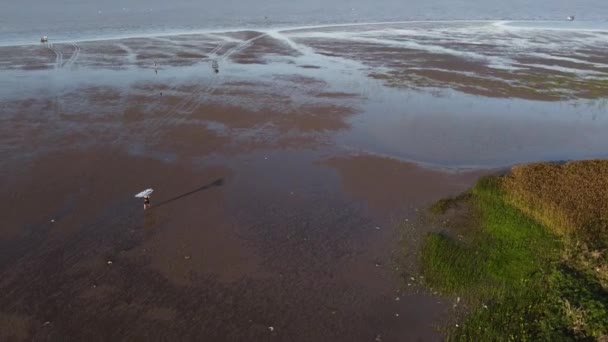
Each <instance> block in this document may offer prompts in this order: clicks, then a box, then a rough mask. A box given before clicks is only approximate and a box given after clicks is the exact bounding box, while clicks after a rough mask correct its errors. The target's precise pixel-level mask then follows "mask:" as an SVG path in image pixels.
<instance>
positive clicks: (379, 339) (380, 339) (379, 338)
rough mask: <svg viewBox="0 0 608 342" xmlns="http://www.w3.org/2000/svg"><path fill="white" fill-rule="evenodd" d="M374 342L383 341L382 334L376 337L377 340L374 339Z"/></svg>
mask: <svg viewBox="0 0 608 342" xmlns="http://www.w3.org/2000/svg"><path fill="white" fill-rule="evenodd" d="M374 341H376V342H381V341H382V335H380V334H378V335H376V338H375V339H374Z"/></svg>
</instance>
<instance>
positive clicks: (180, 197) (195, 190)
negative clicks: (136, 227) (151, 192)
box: [150, 178, 224, 209]
mask: <svg viewBox="0 0 608 342" xmlns="http://www.w3.org/2000/svg"><path fill="white" fill-rule="evenodd" d="M222 185H224V179H223V178H220V179H217V180H215V181H213V182H211V183H209V184H207V185H203V186H201V187H200V188H196V189H194V190H192V191H188V192H186V193H183V194H181V195H179V196H175V197H173V198H170V199H168V200H166V201H162V202H160V203H158V204H154V205H152V206H151V207H150V209H152V208H158V207H160V206H162V205H165V204H169V203H171V202H174V201H177V200H179V199H182V198H184V197H188V196H190V195H194V194H195V193H197V192H199V191H203V190H208V189H211V188H213V187H216V186H218V187H219V186H222Z"/></svg>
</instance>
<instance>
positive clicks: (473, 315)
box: [420, 161, 608, 341]
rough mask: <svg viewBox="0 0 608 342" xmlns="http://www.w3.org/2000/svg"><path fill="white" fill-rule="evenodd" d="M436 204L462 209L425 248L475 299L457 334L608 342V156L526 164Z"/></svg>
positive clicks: (443, 280)
mask: <svg viewBox="0 0 608 342" xmlns="http://www.w3.org/2000/svg"><path fill="white" fill-rule="evenodd" d="M455 208H456V209H455ZM431 211H432V212H434V215H438V216H439V217H442V215H450V213H451V214H452V215H453V214H454V212H456V213H457V215H459V216H460V218H459V219H457V220H456V226H454V225H453V226H452V230H450V229H447V230H446V231H445V232H443V233H432V234H430V235H428V236H427V237H426V240H425V241H424V244H423V247H422V250H421V253H420V260H421V270H422V273H423V275H424V279H425V282H426V285H427V286H429V287H432V288H433V289H437V290H439V291H441V292H442V293H443V294H446V295H452V296H454V297H456V296H458V298H459V299H460V297H462V299H463V301H462V304H464V305H461V306H464V307H466V309H465V310H464V312H461V313H462V314H463V315H462V316H460V318H459V319H458V320H459V322H458V326H456V324H454V325H452V326H451V327H450V328H448V331H447V337H448V339H449V340H467V341H493V340H515V341H523V340H534V341H536V340H549V341H557V340H572V339H581V340H601V341H608V161H580V162H571V163H567V164H563V165H558V164H552V163H543V164H533V165H524V166H518V167H515V168H513V170H512V171H511V173H510V174H509V175H507V176H501V177H498V176H495V177H488V178H484V179H481V180H480V181H479V182H478V183H477V184H476V185H475V186H474V187H473V188H472V189H471V191H470V192H469V193H467V194H464V195H461V196H459V197H457V198H452V199H446V200H442V201H439V202H437V203H436V204H435V205H434V206H433V207H432V208H431ZM458 212H460V213H461V214H458ZM462 213H464V214H462ZM444 217H445V216H444ZM452 222H453V221H452ZM454 230H456V231H457V232H458V235H456V233H454Z"/></svg>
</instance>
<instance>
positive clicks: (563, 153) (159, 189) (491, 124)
mask: <svg viewBox="0 0 608 342" xmlns="http://www.w3.org/2000/svg"><path fill="white" fill-rule="evenodd" d="M420 25H421V26H419V27H412V26H411V25H410V26H408V25H405V26H403V25H401V26H386V25H376V26H357V27H342V28H339V27H332V28H317V29H314V30H313V29H300V30H290V31H268V32H257V31H244V32H230V33H215V34H204V35H200V34H197V35H184V36H177V37H159V38H133V39H125V40H118V41H98V42H80V43H74V44H54V45H41V46H27V47H2V48H0V69H1V71H0V73H1V74H2V78H1V79H0V98H1V100H2V102H1V106H0V121H1V125H0V153H1V155H2V158H1V160H0V166H1V168H0V177H1V178H0V179H1V183H0V206H1V207H2V208H5V210H4V211H3V214H4V215H3V218H2V220H3V223H2V225H1V226H0V251H1V252H0V253H1V254H0V292H1V293H2V295H1V296H0V331H1V332H0V339H8V340H36V341H45V340H51V341H66V340H74V341H81V340H200V339H205V340H214V341H237V340H238V341H268V340H278V341H373V340H376V339H377V338H379V339H380V340H382V341H404V340H437V339H439V338H440V334H439V333H438V332H437V327H438V326H440V325H441V324H442V322H444V321H445V319H446V317H447V316H446V314H447V311H448V309H449V307H450V305H449V304H446V303H445V299H442V298H436V297H433V296H429V295H425V294H420V293H416V292H414V291H411V290H408V288H407V287H405V288H403V284H402V283H400V281H399V279H398V274H399V273H403V272H404V271H403V270H397V269H396V268H397V267H398V266H397V265H394V264H393V263H392V255H393V252H394V249H395V247H396V245H395V244H396V241H397V237H398V231H397V229H396V227H397V225H398V224H399V223H400V222H403V220H405V219H410V220H411V219H414V218H415V216H416V213H417V211H418V210H422V209H423V208H424V207H425V206H426V205H428V204H429V203H431V202H432V201H434V200H436V199H438V198H440V197H443V196H446V195H451V194H456V193H458V192H460V191H462V190H464V189H466V188H467V187H468V186H470V185H471V184H472V183H473V182H474V181H475V179H476V178H477V177H478V176H479V175H480V174H483V173H487V172H489V171H488V168H496V167H504V166H507V165H510V164H512V163H517V162H522V161H528V160H547V159H565V158H585V157H595V156H605V154H606V152H607V150H606V148H605V146H608V145H607V144H606V143H608V141H607V139H608V138H607V137H608V135H606V134H605V132H606V131H607V129H608V121H607V117H606V111H605V104H604V102H603V101H604V99H605V98H606V97H607V96H608V94H607V93H606V90H605V89H604V87H605V83H602V82H605V80H604V79H603V78H602V77H604V75H598V74H596V73H603V72H605V68H606V64H607V63H608V61H606V60H605V59H604V57H605V53H606V51H605V49H602V48H598V47H591V45H593V44H594V42H596V41H598V40H602V39H605V33H602V32H586V31H585V32H570V33H564V34H563V35H562V36H560V37H559V40H558V38H557V37H555V35H554V32H553V31H548V32H545V31H542V30H541V31H538V32H537V31H535V32H533V33H530V32H528V31H525V32H522V31H521V30H516V31H515V33H514V32H513V31H509V30H506V29H505V30H506V31H505V32H506V33H505V32H502V31H499V32H495V33H494V35H495V36H493V37H486V38H483V36H480V35H478V36H477V38H479V39H480V40H483V39H485V40H484V41H482V42H479V43H478V44H474V45H467V44H465V43H463V41H465V40H466V41H470V40H467V39H466V36H462V37H459V36H458V34H461V35H464V34H465V32H467V30H466V29H465V28H462V27H461V24H458V25H455V26H454V27H449V26H445V25H447V24H442V25H436V26H425V25H426V24H425V25H422V24H420ZM479 25H481V24H475V25H473V27H472V28H470V29H472V30H473V31H474V30H478V31H482V29H480V28H479ZM488 25H490V24H488ZM491 25H493V24H491ZM410 31H411V32H410ZM448 32H449V34H448ZM451 34H454V36H453V39H447V38H448V37H452V36H451ZM482 38H483V39H482ZM498 38H502V39H505V40H509V39H511V40H510V42H515V41H517V42H519V43H520V49H519V50H517V51H515V50H512V53H511V55H509V56H508V58H507V57H505V56H506V55H507V53H506V52H505V47H504V46H503V45H500V44H497V45H494V46H493V45H491V44H490V43H491V42H492V41H496V40H497V39H498ZM568 39H570V40H568ZM581 39H582V40H581ZM585 39H587V40H585ZM536 40H539V41H540V42H539V43H536V42H535V41H536ZM547 42H549V43H547ZM573 42H577V43H576V44H578V45H576V46H573V47H572V49H573V51H567V52H564V51H563V49H560V48H559V46H556V45H555V44H558V45H559V44H565V45H568V44H574V43H573ZM587 43H588V45H589V46H587V45H585V44H587ZM454 44H456V45H454ZM525 44H528V45H525ZM535 44H536V45H535ZM552 44H553V45H552ZM499 45H500V46H499ZM541 48H542V49H545V50H542V49H541ZM547 49H549V50H547ZM551 49H553V50H551ZM463 50H464V51H465V52H462V51H463ZM558 50H559V51H562V52H561V53H562V54H566V55H567V56H568V57H566V56H559V57H558V59H556V60H557V61H561V62H559V63H562V62H563V63H565V62H568V63H576V64H577V65H570V64H569V65H568V66H565V65H562V64H563V63H562V64H559V63H558V64H555V63H554V61H553V60H552V59H551V56H554V55H556V54H557V52H556V51H558ZM570 54H571V55H570ZM530 55H534V56H536V57H534V58H537V59H535V60H534V61H531V60H528V59H525V58H524V56H528V57H529V56H530ZM492 56H493V57H492ZM538 58H540V59H542V60H538ZM212 60H216V61H217V63H218V65H219V73H215V72H214V70H213V68H212V63H211V61H212ZM573 60H575V61H573ZM500 63H503V64H500ZM155 64H156V65H155ZM522 64H534V66H529V68H528V69H527V71H525V70H524V69H523V68H524V67H525V66H524V65H522ZM579 64H580V65H579ZM543 65H544V66H545V67H547V66H551V67H553V66H556V65H557V66H560V67H567V68H575V69H579V71H580V72H578V73H573V72H572V70H561V71H556V73H551V72H549V73H547V72H540V71H539V69H542V66H543ZM581 65H582V66H581ZM437 69H441V71H438V72H439V73H436V72H437ZM155 70H156V71H155ZM446 74H449V75H451V76H449V77H448V76H446ZM452 74H453V75H452ZM543 75H544V76H543ZM541 76H542V77H545V78H543V79H540V78H539V77H541ZM531 78H535V82H537V84H538V89H532V90H529V89H528V90H525V89H522V87H524V86H523V85H525V84H526V82H528V81H529V80H530V79H531ZM556 79H559V80H561V82H576V83H577V84H578V85H579V87H577V88H575V91H574V92H572V93H563V92H552V89H553V86H552V84H556V83H555V82H556ZM473 88H474V89H473ZM539 89H540V90H539ZM543 89H545V90H547V92H545V91H543ZM583 98H584V99H583ZM404 160H410V161H415V162H417V163H418V164H414V163H411V162H405V161H404ZM419 165H425V167H422V166H419ZM429 167H430V168H429ZM147 187H153V188H154V189H155V192H154V195H153V196H152V204H153V206H152V208H151V209H150V210H148V211H146V212H143V210H142V203H141V202H140V201H139V200H138V199H134V198H133V194H135V193H137V192H139V191H141V190H142V189H144V188H147ZM427 229H431V228H430V227H420V232H419V235H420V236H422V235H423V234H424V232H425V231H426V230H427ZM420 236H418V237H420ZM412 263H415V260H412ZM414 271H415V270H414V269H411V270H410V269H408V270H407V271H406V273H407V272H414ZM411 275H412V276H414V275H415V274H414V273H412V274H411ZM397 297H399V300H396V298H397Z"/></svg>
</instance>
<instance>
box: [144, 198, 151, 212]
mask: <svg viewBox="0 0 608 342" xmlns="http://www.w3.org/2000/svg"><path fill="white" fill-rule="evenodd" d="M148 208H150V196H145V197H144V210H146V209H148Z"/></svg>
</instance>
